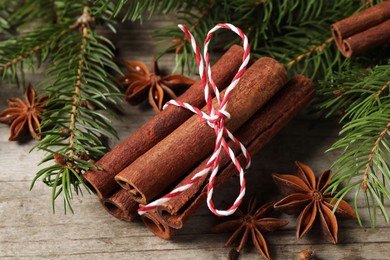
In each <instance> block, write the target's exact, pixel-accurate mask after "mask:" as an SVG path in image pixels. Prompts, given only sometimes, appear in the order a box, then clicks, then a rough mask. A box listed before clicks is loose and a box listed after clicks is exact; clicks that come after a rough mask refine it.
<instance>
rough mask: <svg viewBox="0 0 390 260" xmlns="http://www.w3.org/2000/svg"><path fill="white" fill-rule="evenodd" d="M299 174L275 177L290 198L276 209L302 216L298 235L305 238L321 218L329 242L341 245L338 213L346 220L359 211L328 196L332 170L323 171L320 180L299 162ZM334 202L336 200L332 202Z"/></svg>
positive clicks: (322, 228) (298, 221)
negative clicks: (338, 235) (339, 241)
mask: <svg viewBox="0 0 390 260" xmlns="http://www.w3.org/2000/svg"><path fill="white" fill-rule="evenodd" d="M295 165H296V168H297V172H296V173H297V175H296V176H295V175H280V174H273V179H274V181H275V183H276V184H277V185H278V186H279V188H280V189H281V191H282V193H284V194H285V195H287V196H286V197H285V198H283V199H282V200H280V201H278V202H276V203H275V205H274V207H275V208H276V209H279V210H281V211H283V212H285V213H287V214H298V213H300V214H299V216H298V219H297V227H296V229H297V230H296V235H297V237H298V238H302V237H303V236H304V235H305V234H306V233H307V232H308V231H309V230H310V229H311V228H312V226H313V223H314V222H315V220H316V219H317V218H318V219H319V221H320V225H321V231H322V233H323V235H324V237H325V239H326V240H328V241H330V242H331V243H334V244H336V243H337V232H338V225H337V219H336V216H335V215H334V214H333V213H332V210H333V209H334V207H335V205H337V204H338V206H337V208H336V210H335V213H336V215H338V216H340V217H344V218H355V217H356V213H355V211H354V210H353V209H352V208H351V206H349V204H348V203H347V202H346V201H344V200H338V199H334V200H333V199H332V196H331V194H330V193H324V191H325V189H326V187H327V186H328V185H329V182H330V179H331V174H332V173H331V171H330V170H327V171H325V172H323V173H322V174H321V175H320V176H319V177H318V179H317V180H316V177H315V175H314V172H313V171H312V170H311V169H310V167H308V166H307V165H305V164H303V163H301V162H298V161H296V162H295ZM332 200H333V201H332Z"/></svg>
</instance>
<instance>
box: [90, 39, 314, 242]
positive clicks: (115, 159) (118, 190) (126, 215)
mask: <svg viewBox="0 0 390 260" xmlns="http://www.w3.org/2000/svg"><path fill="white" fill-rule="evenodd" d="M242 54H243V49H242V48H241V47H239V46H233V47H231V48H230V49H229V50H228V51H227V52H226V53H225V54H224V55H223V56H222V57H221V58H220V60H219V61H218V62H217V63H216V64H215V65H214V66H213V67H212V74H213V78H214V81H215V83H216V85H217V86H218V87H219V88H220V90H221V91H222V95H223V89H224V88H225V87H227V85H228V84H229V83H230V81H231V80H232V78H233V77H234V75H235V73H236V72H237V70H238V68H239V66H240V65H241V57H242ZM313 95H314V89H313V83H312V82H311V81H310V80H309V79H307V78H305V77H304V76H296V77H294V78H293V79H292V80H290V81H289V80H288V78H287V74H286V71H285V69H284V67H283V66H282V65H281V64H279V63H278V62H277V61H275V60H273V59H271V58H261V59H259V60H258V61H256V62H255V63H254V64H252V65H251V67H250V68H249V69H248V70H247V71H246V72H245V73H244V75H243V76H242V78H241V81H240V83H239V84H238V85H237V87H236V89H235V90H234V91H233V92H232V94H231V96H230V100H229V105H228V108H227V110H228V111H229V113H230V114H231V117H230V119H227V120H226V122H225V124H226V126H227V128H228V129H229V130H230V131H231V132H233V133H234V135H235V136H236V137H237V138H238V139H239V140H240V141H241V142H242V143H243V144H244V145H245V146H246V147H247V149H248V150H249V152H250V153H251V154H254V153H255V152H257V151H258V150H259V149H261V147H263V146H264V145H265V144H266V143H267V142H268V141H270V140H271V139H272V138H273V136H275V135H276V134H277V133H278V131H279V130H280V129H281V128H283V126H285V125H286V124H287V123H288V122H289V121H290V120H291V119H292V118H293V117H294V116H295V115H296V114H297V113H298V112H299V111H300V110H301V109H302V108H303V107H304V106H305V105H306V104H307V103H308V102H309V101H310V100H311V98H312V97H313ZM179 100H180V101H183V102H188V103H190V104H192V105H194V106H196V107H202V106H204V105H205V101H204V99H203V90H202V86H201V82H200V81H198V82H196V83H195V84H194V85H193V86H192V87H191V88H190V89H188V90H187V91H186V93H184V94H183V95H182V96H180V97H179ZM214 143H215V133H214V131H213V129H211V128H210V127H209V126H208V125H207V124H205V123H204V122H200V120H199V117H198V116H197V115H192V114H191V112H189V111H187V110H184V109H182V108H178V107H168V108H167V109H166V110H164V111H162V112H161V113H160V114H158V115H156V116H155V117H154V118H152V119H151V120H150V121H148V122H147V123H146V124H145V125H144V126H142V127H141V128H140V129H138V130H137V131H136V132H135V133H134V134H133V135H131V136H130V137H129V138H128V139H126V140H125V141H124V142H122V143H121V144H119V145H117V146H116V147H115V148H114V149H113V150H112V151H111V152H109V153H107V154H106V155H105V156H104V157H103V158H102V159H101V160H99V161H98V162H97V165H98V166H99V167H101V168H102V170H96V169H92V170H89V171H88V172H86V173H85V174H84V178H85V180H86V182H87V183H88V184H89V185H90V187H91V188H92V189H93V190H95V191H96V193H97V195H98V197H99V199H100V200H101V202H102V203H103V205H104V207H105V208H106V209H107V210H108V211H109V212H110V213H111V214H112V215H114V216H115V217H117V218H120V219H123V220H126V221H131V220H133V219H134V218H135V217H136V216H137V213H136V209H137V208H138V207H139V205H144V204H147V203H149V202H150V201H152V200H154V199H156V198H158V197H160V196H162V195H164V194H166V193H167V192H169V191H170V190H171V189H172V188H174V187H176V186H180V185H181V184H182V183H185V182H186V181H187V180H188V179H190V178H191V177H192V176H193V175H194V174H196V173H197V172H198V171H200V170H201V169H202V168H203V167H204V165H205V164H206V163H207V161H208V158H209V156H210V155H211V153H212V151H213V148H214ZM232 147H234V146H232ZM234 152H235V154H236V157H237V158H238V159H239V160H240V161H242V162H244V160H245V158H244V155H243V154H241V150H239V149H236V150H235V151H234ZM219 169H220V170H219V174H218V176H217V179H216V183H215V186H216V188H219V187H221V186H222V184H223V183H225V182H226V181H227V180H228V179H229V178H231V177H232V176H234V175H235V174H236V169H235V166H234V164H233V163H232V162H231V161H230V159H229V157H228V156H227V155H226V154H222V156H221V158H220V166H219ZM251 174H255V173H251ZM207 180H208V176H204V177H203V178H202V179H201V180H199V181H198V182H196V183H195V184H194V185H193V186H192V187H191V188H189V189H188V190H186V191H185V192H183V193H181V194H180V195H179V196H177V197H175V198H173V199H171V200H170V201H168V202H166V203H165V204H163V205H161V206H159V207H157V209H155V210H152V211H148V212H147V213H145V214H144V215H143V217H142V219H143V221H144V223H145V225H146V226H147V227H148V228H149V229H150V230H151V231H152V232H153V233H155V234H156V235H157V236H159V237H162V238H165V239H169V238H171V237H172V236H173V235H174V233H175V230H177V229H180V228H182V227H183V224H184V223H185V222H186V221H187V220H188V219H189V218H190V217H191V216H192V215H193V214H194V213H195V212H196V210H197V209H198V208H199V207H200V206H201V205H203V204H204V203H205V201H206V194H207Z"/></svg>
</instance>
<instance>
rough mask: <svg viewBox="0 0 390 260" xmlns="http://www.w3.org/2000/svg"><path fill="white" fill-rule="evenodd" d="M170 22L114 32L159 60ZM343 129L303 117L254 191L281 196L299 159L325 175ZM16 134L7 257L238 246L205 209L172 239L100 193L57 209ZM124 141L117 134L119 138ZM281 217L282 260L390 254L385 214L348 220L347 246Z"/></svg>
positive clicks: (276, 236) (268, 154) (4, 218)
mask: <svg viewBox="0 0 390 260" xmlns="http://www.w3.org/2000/svg"><path fill="white" fill-rule="evenodd" d="M167 19H169V18H157V19H155V20H153V21H146V22H145V23H144V24H143V25H140V24H136V23H133V24H124V25H120V26H119V28H118V34H117V36H114V35H112V34H108V37H111V38H113V39H114V41H115V44H116V46H117V47H118V49H119V50H120V52H119V57H120V58H123V59H132V60H141V61H143V62H145V63H146V64H149V63H150V61H151V60H152V55H153V54H156V53H158V52H159V51H161V50H162V49H164V46H163V45H155V44H153V42H154V41H155V39H153V38H152V35H151V31H152V30H153V28H155V27H156V24H159V25H161V24H164V23H166V22H167ZM173 66H174V55H173V54H172V55H168V56H165V57H164V58H163V59H162V60H161V61H160V67H161V68H162V69H168V70H169V69H170V68H173ZM26 76H27V78H28V79H29V80H31V82H32V83H33V84H34V85H36V84H37V83H38V82H40V81H41V80H42V79H43V78H44V77H45V76H44V74H42V73H40V72H39V73H37V74H35V75H34V76H33V75H31V74H30V73H27V75H26ZM22 95H23V90H22V89H18V88H16V87H15V86H10V87H9V86H7V85H6V84H5V83H3V82H0V110H2V109H4V108H5V107H6V103H5V100H6V99H7V98H10V97H15V96H22ZM147 108H148V105H147V104H143V105H141V106H137V107H130V106H129V105H127V104H125V105H124V115H123V117H122V118H123V121H118V120H113V123H112V124H113V126H114V127H115V128H116V129H117V130H118V132H119V137H120V140H123V139H124V138H126V137H127V136H128V135H129V134H131V133H132V132H133V131H135V129H137V128H138V127H140V126H141V125H142V124H143V123H144V122H146V121H147V120H148V119H149V118H151V117H152V116H153V115H154V112H153V111H152V110H150V109H147ZM338 131H339V126H338V125H337V122H336V121H334V120H322V119H318V118H316V117H315V116H308V115H307V114H305V113H302V114H300V115H299V116H298V117H297V118H296V119H294V120H293V121H292V122H291V123H290V124H289V125H288V126H287V127H286V128H285V129H283V130H282V131H281V133H280V134H279V135H278V136H277V137H276V138H275V139H274V140H272V141H271V142H270V143H269V144H268V145H267V146H266V147H265V148H264V149H263V150H262V151H261V152H260V153H259V154H258V155H256V156H255V157H254V158H253V166H252V168H251V169H250V171H249V172H248V174H247V178H248V194H250V193H255V192H256V193H257V194H258V196H259V197H260V198H261V199H263V200H269V199H278V198H280V197H279V196H278V195H277V189H276V187H275V185H274V184H273V181H272V178H271V177H270V174H271V173H274V172H278V173H289V172H292V171H293V168H294V167H293V162H294V160H301V161H303V162H305V163H307V164H308V165H310V166H311V167H312V168H313V170H314V171H315V172H316V173H317V174H319V173H320V172H322V171H323V170H325V169H327V168H328V167H329V166H330V165H331V163H332V162H333V161H334V160H335V159H336V158H337V156H338V153H326V154H324V151H325V150H326V149H327V148H329V146H330V145H331V144H332V143H333V142H334V141H335V140H337V135H338ZM8 132H9V128H8V126H6V125H0V169H1V170H0V258H1V259H54V258H55V259H120V258H124V259H128V258H131V259H158V258H161V259H226V255H227V253H228V251H229V249H227V248H223V244H224V242H225V241H226V239H227V238H228V236H229V235H228V234H218V235H214V234H211V233H210V227H211V226H213V225H215V224H216V223H217V222H219V221H220V220H219V219H217V218H216V217H214V216H213V215H211V214H210V212H209V211H208V209H207V208H206V207H205V206H204V207H202V208H201V209H200V210H199V212H198V213H197V214H196V215H195V216H194V217H193V218H192V219H191V220H190V221H189V222H188V223H187V225H186V226H185V227H184V228H183V230H180V231H179V232H178V234H177V236H176V237H175V238H174V239H173V240H171V241H164V240H161V239H160V238H157V237H155V236H154V235H153V234H152V233H150V232H149V231H148V230H147V229H146V228H145V227H144V226H143V224H142V223H141V222H140V221H136V222H134V223H125V222H122V221H119V220H117V219H114V218H113V217H112V216H111V215H109V214H107V213H106V212H105V210H104V209H103V208H102V207H101V205H100V203H99V202H98V200H97V199H96V197H95V196H94V195H88V194H85V196H84V197H75V199H74V203H73V206H74V208H75V211H76V214H75V215H72V214H68V215H66V216H65V215H63V214H62V204H61V201H60V200H61V198H59V199H58V203H57V204H58V205H57V212H56V214H55V215H53V214H52V213H51V205H50V196H51V194H50V189H49V188H47V187H46V186H44V185H43V184H42V183H40V182H37V184H36V187H35V188H34V189H33V190H32V191H29V190H28V189H29V186H30V182H31V179H32V178H33V176H34V174H35V172H36V171H37V170H38V169H39V167H38V166H37V163H38V162H39V161H40V160H41V158H42V157H43V156H44V154H43V153H42V152H35V151H34V152H33V153H29V150H30V149H31V148H32V147H33V145H34V143H35V142H34V141H29V142H26V143H22V144H20V143H17V142H8V141H7V139H8ZM118 142H119V140H115V139H111V140H110V143H111V145H115V144H116V143H118ZM237 190H238V187H237V180H236V179H233V180H231V181H229V182H228V183H227V184H226V185H225V187H223V189H222V190H221V191H219V192H217V193H216V195H215V199H216V203H217V204H218V203H220V202H221V201H222V200H232V199H233V198H234V196H235V194H236V192H237ZM347 198H348V199H351V196H348V197H347ZM361 202H362V201H361ZM386 203H387V202H386ZM388 206H389V205H388ZM361 214H362V219H364V220H367V219H368V218H369V216H368V213H367V211H365V210H364V209H362V211H361ZM280 217H281V218H284V219H288V220H289V221H290V224H289V225H288V226H287V227H286V228H285V229H283V230H280V231H277V232H275V233H272V234H269V235H268V236H266V239H267V241H268V244H269V248H270V251H271V256H272V257H273V258H274V259H297V258H298V254H299V252H300V251H301V250H302V249H304V248H311V249H313V250H314V251H315V252H316V256H317V259H390V236H389V235H388V233H389V232H390V227H389V226H388V225H387V224H386V223H385V222H384V220H383V218H381V217H378V224H377V229H367V228H361V227H359V226H358V224H357V222H356V221H354V220H349V221H341V222H340V230H339V240H340V244H339V245H338V246H334V245H331V244H328V243H327V242H326V241H324V240H322V239H321V237H320V234H319V233H318V231H316V230H313V231H311V232H310V233H309V234H308V235H307V236H306V237H305V238H304V239H302V240H297V239H296V238H295V228H294V226H295V220H296V218H295V217H291V216H287V215H283V214H282V215H281V216H280ZM241 256H242V257H241V258H240V259H258V258H259V255H258V253H257V252H256V250H255V249H254V248H251V249H246V250H244V254H242V255H241Z"/></svg>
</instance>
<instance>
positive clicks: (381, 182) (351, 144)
mask: <svg viewBox="0 0 390 260" xmlns="http://www.w3.org/2000/svg"><path fill="white" fill-rule="evenodd" d="M342 71H343V72H340V73H336V74H334V75H333V76H332V78H331V79H330V80H329V81H325V82H322V83H321V84H320V85H319V86H320V88H319V91H318V92H319V95H320V97H321V98H322V100H323V101H322V105H321V108H322V110H324V111H328V114H327V115H328V116H329V115H332V114H335V113H337V112H338V111H340V110H341V111H342V112H343V117H342V119H341V122H345V125H344V126H343V128H342V130H341V132H340V135H341V138H340V139H339V140H338V141H337V142H335V143H334V144H333V145H332V147H331V148H330V150H331V151H332V150H341V151H342V153H341V155H340V157H339V158H338V159H337V160H336V162H335V163H334V165H333V166H332V167H333V168H334V175H333V178H332V183H331V185H330V186H329V187H330V188H329V190H330V191H332V192H335V191H336V190H337V188H338V187H340V186H342V185H344V187H343V188H342V189H341V190H340V191H339V192H338V193H337V194H336V196H335V197H337V198H342V197H344V196H345V195H346V194H348V193H350V192H351V191H352V190H355V208H356V210H357V209H358V204H357V202H358V197H359V196H360V195H363V197H364V200H365V202H366V206H367V209H368V210H369V213H370V214H369V215H370V218H371V225H372V226H375V223H376V208H377V207H378V208H379V209H380V211H381V213H382V215H383V217H384V218H385V220H386V221H387V222H389V216H388V213H387V211H386V209H385V206H384V203H385V199H387V200H390V191H389V189H388V188H387V186H388V184H389V183H390V156H389V154H390V130H389V129H390V99H389V95H390V81H389V78H390V62H389V63H388V64H386V65H381V66H376V67H374V68H373V69H364V68H359V67H357V66H356V65H355V66H352V65H351V64H350V63H345V64H344V65H343V66H342ZM360 191H362V192H360ZM359 221H360V223H361V220H360V218H359Z"/></svg>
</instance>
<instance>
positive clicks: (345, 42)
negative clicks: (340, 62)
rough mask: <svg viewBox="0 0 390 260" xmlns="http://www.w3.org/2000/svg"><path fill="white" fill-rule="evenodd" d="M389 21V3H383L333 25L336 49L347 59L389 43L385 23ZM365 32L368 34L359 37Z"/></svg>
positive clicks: (386, 24)
mask: <svg viewBox="0 0 390 260" xmlns="http://www.w3.org/2000/svg"><path fill="white" fill-rule="evenodd" d="M389 19H390V1H385V2H383V3H380V4H377V5H375V6H373V7H370V8H367V9H365V10H363V11H362V12H359V13H356V14H354V15H352V16H350V17H348V18H345V19H343V20H341V21H339V22H337V23H334V24H333V25H332V27H331V31H332V34H333V38H334V40H335V43H336V45H337V47H338V48H339V50H340V51H341V53H342V54H343V55H344V56H345V57H347V58H349V57H351V56H352V55H355V54H358V53H361V52H363V51H365V50H367V49H369V48H372V47H375V46H377V45H380V44H383V43H386V42H388V41H390V39H389V38H388V37H389V36H388V35H389V34H390V33H389V31H388V23H385V22H387V21H388V20H389ZM367 30H369V32H367V33H366V34H363V35H361V33H363V32H365V31H367ZM359 34H360V35H359ZM355 36H356V37H355ZM366 37H368V38H366ZM355 38H356V39H355Z"/></svg>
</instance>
